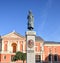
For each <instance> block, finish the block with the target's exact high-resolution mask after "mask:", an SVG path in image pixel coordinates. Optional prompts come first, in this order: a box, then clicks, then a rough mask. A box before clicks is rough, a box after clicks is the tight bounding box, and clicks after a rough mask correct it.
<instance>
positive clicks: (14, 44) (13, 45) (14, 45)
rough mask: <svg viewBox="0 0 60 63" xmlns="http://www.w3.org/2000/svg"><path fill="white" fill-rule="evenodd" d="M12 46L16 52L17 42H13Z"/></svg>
mask: <svg viewBox="0 0 60 63" xmlns="http://www.w3.org/2000/svg"><path fill="white" fill-rule="evenodd" d="M12 47H13V53H15V52H16V47H17V44H16V43H13V44H12Z"/></svg>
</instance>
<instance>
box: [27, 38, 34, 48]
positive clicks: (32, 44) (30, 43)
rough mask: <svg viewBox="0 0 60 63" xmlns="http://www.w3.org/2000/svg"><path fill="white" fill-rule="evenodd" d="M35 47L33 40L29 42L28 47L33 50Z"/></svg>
mask: <svg viewBox="0 0 60 63" xmlns="http://www.w3.org/2000/svg"><path fill="white" fill-rule="evenodd" d="M33 46H34V41H33V40H32V39H30V40H28V47H29V48H32V47H33Z"/></svg>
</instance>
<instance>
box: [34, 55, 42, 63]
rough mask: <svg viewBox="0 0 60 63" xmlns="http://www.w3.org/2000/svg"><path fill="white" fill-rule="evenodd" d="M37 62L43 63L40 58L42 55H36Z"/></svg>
mask: <svg viewBox="0 0 60 63" xmlns="http://www.w3.org/2000/svg"><path fill="white" fill-rule="evenodd" d="M35 60H36V63H40V61H41V56H40V55H36V56H35Z"/></svg>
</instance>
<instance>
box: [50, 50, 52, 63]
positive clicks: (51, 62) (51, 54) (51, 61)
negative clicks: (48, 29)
mask: <svg viewBox="0 0 60 63" xmlns="http://www.w3.org/2000/svg"><path fill="white" fill-rule="evenodd" d="M50 54H51V63H52V49H50Z"/></svg>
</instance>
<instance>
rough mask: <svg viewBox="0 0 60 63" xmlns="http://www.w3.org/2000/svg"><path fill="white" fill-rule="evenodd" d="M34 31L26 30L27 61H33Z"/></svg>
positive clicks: (29, 62) (31, 62)
mask: <svg viewBox="0 0 60 63" xmlns="http://www.w3.org/2000/svg"><path fill="white" fill-rule="evenodd" d="M35 35H36V32H35V31H27V32H26V42H27V63H35Z"/></svg>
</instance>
